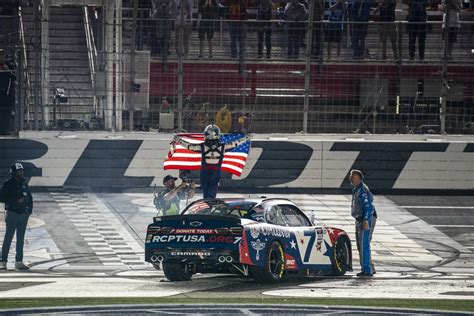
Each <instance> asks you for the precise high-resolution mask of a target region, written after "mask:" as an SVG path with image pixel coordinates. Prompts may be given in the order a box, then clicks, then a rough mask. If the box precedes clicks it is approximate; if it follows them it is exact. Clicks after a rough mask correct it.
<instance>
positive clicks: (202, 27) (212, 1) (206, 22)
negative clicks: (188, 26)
mask: <svg viewBox="0 0 474 316" xmlns="http://www.w3.org/2000/svg"><path fill="white" fill-rule="evenodd" d="M198 15H199V17H198V33H199V57H200V58H202V57H203V51H204V37H206V38H207V43H208V47H209V58H212V38H213V37H214V28H215V25H216V21H215V20H216V19H217V17H218V15H219V6H218V4H217V0H199V4H198Z"/></svg>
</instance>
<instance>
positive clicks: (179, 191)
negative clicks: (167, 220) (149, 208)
mask: <svg viewBox="0 0 474 316" xmlns="http://www.w3.org/2000/svg"><path fill="white" fill-rule="evenodd" d="M176 180H178V178H175V177H173V176H171V175H167V176H166V177H164V178H163V185H164V186H165V188H164V189H163V191H161V192H160V193H159V194H158V196H157V197H156V198H155V206H156V207H157V208H158V209H159V210H161V212H162V215H163V216H169V215H178V214H179V202H180V201H181V200H184V199H190V198H193V197H194V182H192V181H188V180H187V179H186V178H182V179H181V181H182V182H181V184H180V185H178V186H176Z"/></svg>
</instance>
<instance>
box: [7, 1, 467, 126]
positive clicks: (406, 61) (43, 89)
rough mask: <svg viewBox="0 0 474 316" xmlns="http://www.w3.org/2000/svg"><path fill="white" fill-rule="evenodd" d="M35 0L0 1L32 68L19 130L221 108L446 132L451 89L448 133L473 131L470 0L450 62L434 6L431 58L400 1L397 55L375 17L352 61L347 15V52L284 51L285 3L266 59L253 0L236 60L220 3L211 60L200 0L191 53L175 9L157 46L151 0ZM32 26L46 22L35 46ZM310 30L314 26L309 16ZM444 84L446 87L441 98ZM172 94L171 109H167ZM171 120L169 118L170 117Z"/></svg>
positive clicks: (315, 122)
mask: <svg viewBox="0 0 474 316" xmlns="http://www.w3.org/2000/svg"><path fill="white" fill-rule="evenodd" d="M32 2H34V1H13V0H6V1H5V0H3V3H4V5H3V6H2V8H4V9H3V11H2V13H1V14H2V22H1V23H2V26H5V27H2V28H0V32H1V34H0V47H3V48H5V50H6V51H7V54H8V55H9V56H10V57H11V60H14V61H15V62H16V65H17V67H19V66H22V67H24V70H25V71H24V75H23V76H21V79H22V82H18V85H17V98H16V104H17V105H16V107H17V109H18V111H17V112H18V115H17V117H16V119H15V122H16V128H17V129H19V128H20V127H21V126H24V127H25V128H35V126H36V124H35V122H36V121H37V122H38V127H39V128H43V129H49V128H51V129H54V128H59V129H103V128H105V129H109V130H110V129H114V130H121V129H129V128H130V127H132V128H133V129H141V130H168V131H169V130H175V129H183V130H187V131H198V130H200V129H201V128H202V126H203V125H204V124H205V123H206V122H212V121H214V120H215V116H216V113H217V112H218V111H219V110H221V109H222V108H223V107H224V106H225V107H226V109H228V110H230V113H231V115H232V122H233V123H234V124H233V126H232V128H233V129H241V128H242V127H243V125H245V128H246V129H250V130H252V131H254V132H275V133H283V132H285V133H294V132H301V131H303V132H308V133H350V132H359V133H364V132H370V133H417V132H440V131H441V130H440V128H441V122H440V120H441V119H440V117H442V116H441V115H440V109H441V103H442V102H443V98H442V97H443V96H445V98H444V100H445V102H446V109H447V110H446V120H445V122H446V128H445V131H446V132H447V133H456V134H457V133H472V132H473V130H472V122H473V121H474V111H473V108H474V78H473V76H472V75H471V74H472V73H473V71H474V53H473V49H474V47H473V45H472V43H473V42H474V41H473V36H474V31H473V29H474V11H471V7H470V5H471V4H470V3H464V5H465V8H464V10H462V11H461V14H460V16H461V21H462V23H461V28H460V29H459V30H458V38H457V42H456V43H455V45H454V49H453V53H452V59H448V58H447V56H445V51H444V40H443V29H442V17H443V13H442V12H441V11H440V10H438V8H437V6H436V5H433V6H431V7H429V10H428V22H427V23H428V24H429V31H428V34H427V38H426V53H425V58H424V59H423V60H419V59H415V60H410V58H409V56H408V36H407V32H406V26H407V22H406V14H407V13H406V11H407V8H406V5H404V4H402V3H398V5H397V11H396V15H397V18H396V22H395V25H396V27H397V29H398V32H397V41H398V44H399V45H398V46H399V47H398V52H399V57H398V58H396V59H395V58H394V56H393V55H392V52H391V47H390V44H388V46H389V48H388V52H389V54H388V58H387V59H383V58H382V55H381V43H380V39H379V32H378V27H379V25H380V23H379V22H378V16H377V15H375V14H373V15H371V17H370V22H369V23H368V35H367V38H366V41H365V42H366V51H365V56H364V58H363V59H362V60H354V59H352V56H351V55H352V49H351V23H350V21H346V23H345V27H344V31H343V35H342V53H341V56H340V58H338V59H336V58H332V59H330V60H329V59H328V58H327V55H326V46H325V45H327V43H326V42H323V45H322V48H321V52H322V54H320V57H319V58H311V56H310V54H307V53H308V52H310V49H306V45H307V44H308V39H309V38H305V39H304V41H303V43H301V44H302V48H301V53H300V55H299V58H298V59H288V58H287V46H288V25H289V23H288V22H287V21H284V20H283V19H282V18H281V16H279V15H278V14H277V12H278V10H275V13H274V17H273V20H272V54H271V58H269V59H261V58H259V57H258V52H257V46H258V44H257V42H258V39H257V38H258V36H257V33H258V32H257V30H258V28H259V23H260V22H259V21H256V20H255V17H256V8H255V7H254V6H252V5H250V6H249V7H248V10H247V12H248V18H247V19H246V20H245V21H240V22H237V23H240V24H241V25H242V27H245V30H246V32H245V34H246V35H245V54H244V55H243V56H241V57H240V58H232V57H231V52H230V46H231V43H230V38H229V33H228V25H229V24H228V21H227V20H226V19H227V16H226V14H225V12H226V7H225V6H221V7H220V9H219V12H220V14H219V15H218V16H216V18H215V21H214V22H215V23H214V25H215V33H214V38H213V56H212V58H208V55H207V53H206V54H204V57H200V50H199V45H200V43H199V37H198V31H197V28H198V20H199V19H198V10H197V4H198V3H197V1H195V3H194V7H193V21H192V25H193V28H192V33H191V37H190V44H189V46H190V52H189V55H188V56H184V55H182V56H181V55H180V54H177V52H176V49H175V47H176V46H177V45H176V43H175V41H176V37H175V32H176V31H177V30H178V29H179V28H180V26H179V23H178V22H177V18H178V17H172V20H170V21H169V22H170V26H171V28H170V34H168V36H169V54H157V53H156V52H155V51H153V47H154V45H156V31H157V27H156V25H157V23H158V22H159V21H157V19H156V18H152V17H150V9H151V8H150V5H148V4H147V3H150V2H148V1H133V0H129V1H123V2H120V1H119V2H116V1H111V0H108V1H105V0H104V1H99V0H96V1H87V0H81V1H77V2H76V1H69V0H49V1H41V6H40V9H41V10H40V12H39V15H40V16H39V17H40V18H39V19H38V20H35V18H34V7H33V6H30V3H32ZM223 3H225V2H223ZM277 6H278V5H277ZM108 8H112V10H108ZM110 11H112V13H115V17H114V15H113V14H112V15H110ZM108 12H109V13H108ZM328 13H329V11H328V10H327V8H326V14H325V20H324V21H323V25H326V24H327V23H328V22H327V18H328ZM35 23H36V26H37V27H38V28H39V29H40V30H39V31H40V34H41V38H40V42H39V43H37V42H36V41H35V35H34V34H35V33H34V32H35ZM303 31H304V32H310V31H312V28H311V26H310V25H309V27H308V24H307V23H306V26H305V29H304V30H303ZM322 35H324V34H322ZM35 43H37V45H38V46H37V51H38V52H39V55H38V56H39V57H38V56H37V55H36V54H35ZM183 44H184V43H183ZM178 46H179V45H178ZM206 49H207V47H206ZM206 49H205V50H204V51H205V52H207V51H206ZM148 56H149V57H148ZM15 57H16V58H15ZM37 59H39V61H38V60H37ZM20 61H21V62H20ZM35 62H36V63H37V64H39V67H40V69H37V67H35ZM444 70H446V72H444ZM16 71H17V72H18V73H20V72H21V69H19V68H17V69H16ZM36 72H38V73H39V81H36V80H35V73H36ZM17 78H20V77H18V76H17ZM35 86H37V87H38V89H37V92H36V94H37V95H38V99H37V100H36V101H35V98H34V95H35V89H34V87H35ZM443 87H449V89H446V93H445V95H444V94H443V92H444V91H443ZM58 89H64V91H65V93H66V94H67V103H65V102H61V100H65V98H60V97H59V96H58ZM165 100H166V101H165ZM164 103H166V104H169V105H170V107H171V108H172V110H167V109H164V108H163V106H164V105H166V104H164ZM165 107H166V106H165ZM35 110H36V111H35ZM20 113H21V115H20ZM35 113H37V115H35ZM35 118H36V121H35ZM166 120H172V122H171V124H169V122H168V124H167V123H166ZM130 122H133V124H130Z"/></svg>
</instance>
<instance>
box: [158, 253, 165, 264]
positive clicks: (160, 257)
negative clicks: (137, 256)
mask: <svg viewBox="0 0 474 316" xmlns="http://www.w3.org/2000/svg"><path fill="white" fill-rule="evenodd" d="M163 260H165V257H163V256H162V255H159V256H158V261H159V262H160V263H161V262H163Z"/></svg>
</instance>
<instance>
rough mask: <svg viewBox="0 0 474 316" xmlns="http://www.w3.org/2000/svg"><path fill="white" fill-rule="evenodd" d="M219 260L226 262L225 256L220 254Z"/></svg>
mask: <svg viewBox="0 0 474 316" xmlns="http://www.w3.org/2000/svg"><path fill="white" fill-rule="evenodd" d="M217 261H219V262H220V263H224V262H225V257H224V256H219V258H217Z"/></svg>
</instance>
